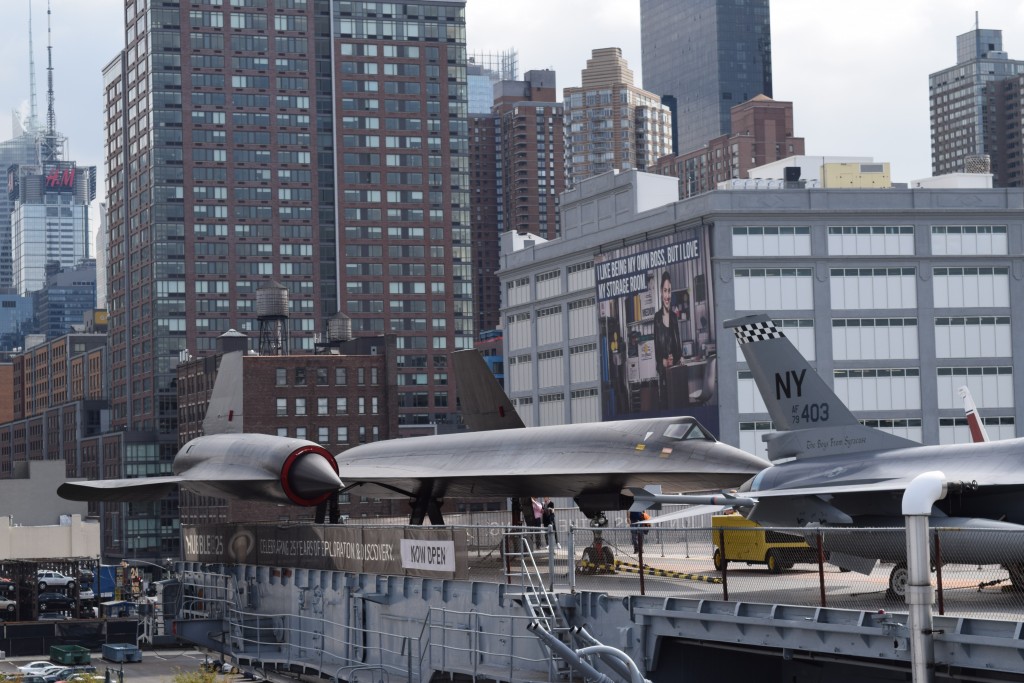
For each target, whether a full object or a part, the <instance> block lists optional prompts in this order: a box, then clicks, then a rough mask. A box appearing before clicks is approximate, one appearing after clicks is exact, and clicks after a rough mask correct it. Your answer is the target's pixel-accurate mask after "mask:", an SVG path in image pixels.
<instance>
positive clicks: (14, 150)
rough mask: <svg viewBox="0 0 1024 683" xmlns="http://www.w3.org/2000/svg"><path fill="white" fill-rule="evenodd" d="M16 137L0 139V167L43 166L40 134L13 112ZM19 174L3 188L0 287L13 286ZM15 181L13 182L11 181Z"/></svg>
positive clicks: (8, 178) (0, 229) (0, 235)
mask: <svg viewBox="0 0 1024 683" xmlns="http://www.w3.org/2000/svg"><path fill="white" fill-rule="evenodd" d="M11 125H12V127H13V128H14V131H15V133H14V137H12V138H11V139H10V140H5V141H3V142H0V169H4V170H5V171H7V172H8V174H9V173H10V171H9V169H10V168H11V166H18V167H22V166H26V167H34V168H40V167H41V166H42V156H41V148H40V144H41V143H40V139H39V135H38V134H37V132H36V131H35V129H34V128H33V127H32V126H31V123H30V122H25V121H23V120H22V119H21V118H20V117H17V116H12V124H11ZM16 181H17V174H15V175H14V176H13V177H11V176H10V175H8V177H7V189H8V191H7V192H0V289H6V288H9V287H13V286H14V266H13V261H12V259H13V255H12V245H13V242H12V232H11V211H12V210H13V209H14V203H15V201H17V199H18V195H17V194H16V193H15V192H14V191H13V190H14V187H15V184H16ZM12 183H14V184H12Z"/></svg>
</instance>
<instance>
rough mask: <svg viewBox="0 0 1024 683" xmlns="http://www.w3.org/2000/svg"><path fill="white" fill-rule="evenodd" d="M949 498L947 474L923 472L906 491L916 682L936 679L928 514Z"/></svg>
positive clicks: (909, 601) (909, 602) (908, 595)
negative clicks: (941, 500)
mask: <svg viewBox="0 0 1024 683" xmlns="http://www.w3.org/2000/svg"><path fill="white" fill-rule="evenodd" d="M945 496H946V475H944V474H943V473H942V472H937V471H934V472H924V473H922V474H919V475H917V476H916V477H914V480H913V481H911V482H910V484H909V485H908V486H907V488H906V490H905V491H904V492H903V515H904V516H905V517H906V524H907V593H906V600H907V608H908V609H907V611H908V615H909V619H908V622H909V623H908V627H909V631H910V667H911V669H910V670H911V675H912V677H913V680H914V683H933V681H934V680H935V642H934V638H933V637H932V602H933V601H934V599H935V589H933V588H932V584H931V557H930V553H929V547H928V515H929V514H931V511H932V506H934V505H935V501H937V500H939V499H941V498H944V497H945Z"/></svg>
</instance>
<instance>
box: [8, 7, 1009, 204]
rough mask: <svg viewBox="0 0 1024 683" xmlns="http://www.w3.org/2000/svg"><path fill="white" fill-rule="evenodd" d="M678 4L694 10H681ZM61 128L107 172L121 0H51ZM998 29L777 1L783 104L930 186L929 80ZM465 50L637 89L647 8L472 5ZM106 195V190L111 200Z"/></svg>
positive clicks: (920, 12) (815, 148) (983, 15)
mask: <svg viewBox="0 0 1024 683" xmlns="http://www.w3.org/2000/svg"><path fill="white" fill-rule="evenodd" d="M678 1H679V2H680V3H682V2H686V1H687V0H678ZM29 2H30V0H0V58H2V63H3V64H4V67H3V69H2V70H0V136H2V139H7V137H9V133H10V130H11V128H10V123H9V122H10V115H8V114H6V112H10V111H11V110H14V109H18V108H20V107H25V108H26V109H27V106H28V105H27V102H28V94H29V68H28V55H29V49H28V38H27V36H28V7H29ZM51 2H52V8H53V15H52V32H53V34H52V35H53V45H54V47H53V61H54V76H53V78H54V86H55V92H56V97H55V105H56V106H55V110H56V119H57V127H58V129H59V130H60V131H61V132H63V133H64V134H65V135H67V136H68V138H69V140H70V144H69V151H70V156H71V158H72V159H74V160H76V161H78V162H79V163H81V164H85V165H97V166H101V167H102V159H103V111H102V106H103V104H102V84H103V79H102V69H103V66H104V65H105V64H106V63H107V62H109V61H110V59H112V58H113V57H114V55H115V54H116V51H117V49H118V48H119V46H121V45H122V44H123V28H122V27H123V5H124V2H123V0H51ZM975 10H977V11H978V12H979V14H980V25H981V27H982V28H989V29H1001V30H1002V31H1003V49H1004V50H1005V51H1006V52H1008V53H1009V56H1010V58H1011V59H1024V3H1022V2H1020V1H1019V0H975V1H974V2H973V3H968V2H964V0H884V1H883V0H857V2H848V1H847V0H773V2H772V5H771V17H772V58H773V72H774V91H775V92H774V97H775V99H777V100H788V101H791V102H793V103H794V112H795V128H796V130H795V133H796V134H797V135H798V136H802V137H803V138H804V139H805V141H806V149H807V153H808V154H813V155H836V156H870V157H874V159H875V160H876V161H889V162H891V163H892V175H893V179H894V180H897V181H903V182H905V181H909V180H913V179H915V178H921V177H925V176H928V175H930V169H931V160H930V151H929V130H928V74H929V73H932V72H934V71H938V70H940V69H943V68H946V67H949V66H952V65H953V64H954V63H955V62H956V36H957V35H958V34H961V33H965V32H967V31H970V30H971V29H972V28H973V27H974V12H975ZM467 23H468V30H467V32H468V37H469V49H470V51H491V52H498V51H502V50H507V49H509V48H515V49H516V50H518V52H519V70H520V75H522V73H524V72H525V71H528V70H530V69H546V68H550V69H554V70H555V71H556V72H557V79H558V87H559V88H564V87H567V86H574V85H579V83H580V71H581V70H582V69H583V67H584V66H585V64H586V60H587V58H588V57H589V56H590V53H591V50H593V49H595V48H602V47H621V48H622V51H623V54H624V56H625V57H626V59H627V60H628V61H629V64H630V66H631V67H632V69H633V71H634V73H635V75H636V80H637V84H638V85H642V83H643V81H642V73H641V63H640V10H639V1H638V0H515V1H514V2H509V1H507V0H468V5H467ZM33 34H34V41H35V61H36V92H37V96H36V97H37V107H38V111H39V115H40V117H41V118H43V120H45V115H46V80H47V73H46V42H47V41H46V2H45V0H34V2H33ZM102 192H103V190H102V186H101V188H100V193H101V194H102Z"/></svg>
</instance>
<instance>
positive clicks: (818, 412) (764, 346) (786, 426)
mask: <svg viewBox="0 0 1024 683" xmlns="http://www.w3.org/2000/svg"><path fill="white" fill-rule="evenodd" d="M725 327H726V328H732V330H733V334H735V335H736V339H737V341H739V344H740V351H742V352H743V357H744V358H745V359H746V361H747V365H748V366H749V367H750V372H751V374H753V375H754V382H755V383H756V384H757V388H758V390H759V391H760V392H761V397H762V398H764V403H765V405H766V406H767V407H768V414H769V415H771V417H772V421H773V422H774V423H775V428H776V429H779V430H784V431H788V430H796V429H813V428H815V427H832V426H837V425H854V424H859V423H858V422H857V418H855V417H854V416H853V413H851V412H850V411H849V409H848V408H847V407H846V405H844V404H843V402H842V401H840V400H839V397H838V396H836V395H835V392H833V391H832V389H831V388H830V387H829V386H828V385H827V384H826V383H825V380H823V379H822V378H821V376H820V375H819V374H818V373H817V372H815V371H814V368H812V367H811V364H810V363H808V362H807V359H806V358H804V357H803V355H801V354H800V352H799V351H797V349H796V347H795V346H793V342H791V341H790V340H789V339H787V338H786V335H785V334H783V333H782V330H780V329H779V328H778V327H776V326H775V323H774V321H772V319H771V318H770V317H768V316H767V315H764V314H763V313H762V314H759V315H751V316H747V317H745V318H738V319H736V320H730V321H728V322H726V323H725Z"/></svg>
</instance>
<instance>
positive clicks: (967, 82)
mask: <svg viewBox="0 0 1024 683" xmlns="http://www.w3.org/2000/svg"><path fill="white" fill-rule="evenodd" d="M1019 74H1024V61H1022V60H1017V59H1010V58H1009V56H1008V55H1007V54H1006V52H1004V51H1003V32H1002V31H999V30H994V29H982V28H975V29H974V30H973V31H969V32H967V33H964V34H962V35H959V36H957V37H956V66H952V67H949V68H948V69H943V70H942V71H937V72H935V73H933V74H931V75H929V76H928V100H929V110H930V113H931V134H932V174H933V175H942V174H945V173H958V172H963V171H964V170H966V166H965V163H966V162H967V160H968V159H969V158H972V157H977V156H979V155H988V156H989V158H990V160H991V164H992V166H991V170H992V175H993V178H992V183H993V185H994V186H995V187H1007V186H1009V183H1008V178H1007V173H1008V172H1010V171H1011V168H1010V167H1009V164H1010V163H1015V164H1016V166H1015V168H1016V174H1017V178H1018V184H1019V178H1020V173H1021V171H1022V168H1021V165H1020V164H1021V159H1020V157H1019V154H1018V156H1017V157H1016V160H1015V162H1014V161H1013V160H1011V159H1008V158H1007V157H1006V153H1007V152H1008V151H1009V148H1008V146H1007V142H1008V141H1007V139H1006V138H1007V131H1013V130H1016V131H1017V135H1018V136H1019V134H1020V130H1021V121H1020V110H1019V101H1018V102H1017V103H1013V101H1012V97H1011V98H1010V100H1011V104H1010V106H1009V107H1007V106H1006V98H1005V94H1006V90H1005V89H1004V87H1003V86H1005V85H1009V86H1010V91H1011V94H1012V91H1013V89H1014V86H1013V83H1012V80H1013V79H1015V77H1016V76H1018V75H1019ZM1016 88H1017V89H1018V90H1019V89H1020V86H1019V85H1018V86H1016ZM1000 101H1001V102H1002V104H999V102H1000ZM1014 117H1016V120H1014ZM1017 143H1018V144H1017V146H1018V147H1019V139H1018V141H1017Z"/></svg>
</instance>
